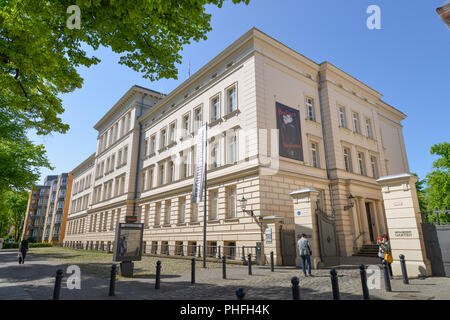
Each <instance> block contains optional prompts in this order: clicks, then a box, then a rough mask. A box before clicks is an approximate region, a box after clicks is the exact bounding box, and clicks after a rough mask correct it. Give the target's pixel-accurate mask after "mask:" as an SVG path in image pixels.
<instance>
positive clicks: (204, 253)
mask: <svg viewBox="0 0 450 320" xmlns="http://www.w3.org/2000/svg"><path fill="white" fill-rule="evenodd" d="M207 149H208V122H206V125H205V154H204V157H205V181H204V185H205V199H204V204H203V268H206V220H207V216H206V182H207V178H206V172H207V171H208V152H207Z"/></svg>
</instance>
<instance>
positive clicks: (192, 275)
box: [191, 258, 195, 284]
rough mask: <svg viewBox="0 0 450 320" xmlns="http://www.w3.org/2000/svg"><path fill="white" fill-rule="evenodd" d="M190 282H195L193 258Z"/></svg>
mask: <svg viewBox="0 0 450 320" xmlns="http://www.w3.org/2000/svg"><path fill="white" fill-rule="evenodd" d="M191 284H195V258H192V259H191Z"/></svg>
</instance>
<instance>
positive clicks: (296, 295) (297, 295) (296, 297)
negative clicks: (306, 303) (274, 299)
mask: <svg viewBox="0 0 450 320" xmlns="http://www.w3.org/2000/svg"><path fill="white" fill-rule="evenodd" d="M291 283H292V300H300V290H299V287H298V284H299V281H298V278H297V277H292V279H291Z"/></svg>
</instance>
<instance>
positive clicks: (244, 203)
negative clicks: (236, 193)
mask: <svg viewBox="0 0 450 320" xmlns="http://www.w3.org/2000/svg"><path fill="white" fill-rule="evenodd" d="M239 204H240V206H241V209H242V211H243V212H244V213H246V214H248V215H250V216H251V217H252V218H253V219H254V220H255V222H256V223H257V224H258V226H259V229H260V230H261V263H262V264H263V265H264V264H265V262H266V256H265V254H264V227H263V223H262V217H261V216H255V213H254V212H253V210H247V209H246V207H247V199H245V197H244V196H242V198H241V199H240V200H239Z"/></svg>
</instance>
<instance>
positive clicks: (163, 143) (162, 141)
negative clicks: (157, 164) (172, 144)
mask: <svg viewBox="0 0 450 320" xmlns="http://www.w3.org/2000/svg"><path fill="white" fill-rule="evenodd" d="M159 145H160V149H164V147H165V146H166V129H163V130H161V138H160V142H159Z"/></svg>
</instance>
